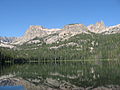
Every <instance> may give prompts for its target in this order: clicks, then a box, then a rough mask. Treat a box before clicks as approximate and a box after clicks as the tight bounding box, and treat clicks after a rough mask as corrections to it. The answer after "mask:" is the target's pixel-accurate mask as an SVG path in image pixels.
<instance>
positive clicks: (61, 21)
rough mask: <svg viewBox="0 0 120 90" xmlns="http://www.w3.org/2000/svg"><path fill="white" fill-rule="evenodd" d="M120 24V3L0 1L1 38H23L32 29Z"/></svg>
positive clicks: (118, 0)
mask: <svg viewBox="0 0 120 90" xmlns="http://www.w3.org/2000/svg"><path fill="white" fill-rule="evenodd" d="M98 21H104V22H105V24H106V25H107V26H111V25H116V24H120V0H0V36H8V37H13V36H14V37H20V36H22V35H23V34H24V33H25V31H26V30H27V29H28V28H29V26H30V25H42V26H44V27H46V28H63V27H64V26H65V25H67V24H72V23H80V24H84V25H86V26H87V25H90V24H95V23H96V22H98Z"/></svg>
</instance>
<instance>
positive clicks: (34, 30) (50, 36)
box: [0, 21, 120, 45]
mask: <svg viewBox="0 0 120 90" xmlns="http://www.w3.org/2000/svg"><path fill="white" fill-rule="evenodd" d="M83 33H84V34H91V33H96V34H115V33H120V24H119V25H115V26H109V27H107V26H105V24H104V22H103V21H101V22H97V23H96V24H92V25H89V26H85V25H83V24H68V25H65V26H64V27H63V28H62V29H48V28H44V27H43V26H39V25H32V26H30V27H29V28H28V30H27V31H26V32H25V34H24V35H23V36H21V37H18V38H9V39H8V38H5V37H4V38H3V37H0V39H1V41H2V42H5V41H7V42H8V41H9V42H10V43H12V44H18V45H22V44H24V43H26V42H29V41H31V40H33V39H34V38H42V39H43V41H44V42H45V43H46V44H51V43H54V42H57V41H60V40H61V41H64V40H66V39H69V38H70V37H72V36H74V35H77V34H83ZM31 42H35V41H31ZM37 42H41V41H37Z"/></svg>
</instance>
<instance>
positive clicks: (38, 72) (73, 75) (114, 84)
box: [0, 60, 120, 90]
mask: <svg viewBox="0 0 120 90" xmlns="http://www.w3.org/2000/svg"><path fill="white" fill-rule="evenodd" d="M16 85H22V86H24V87H25V88H26V90H101V89H102V90H111V89H113V90H120V60H93V61H89V60H86V61H77V60H76V61H59V62H45V63H24V64H12V63H6V64H1V65H0V86H16Z"/></svg>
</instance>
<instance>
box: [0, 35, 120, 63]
mask: <svg viewBox="0 0 120 90" xmlns="http://www.w3.org/2000/svg"><path fill="white" fill-rule="evenodd" d="M35 39H36V40H38V39H39V40H41V42H39V43H36V44H33V43H32V44H29V43H25V44H23V45H19V46H16V48H13V49H8V48H0V52H1V53H0V54H1V60H19V61H20V60H26V61H29V60H30V61H31V60H32V61H43V60H44V61H45V60H97V59H119V58H120V34H110V35H109V34H107V35H102V34H78V35H75V36H73V37H71V38H70V39H68V40H65V41H59V42H56V43H52V44H46V43H45V42H43V41H42V38H35Z"/></svg>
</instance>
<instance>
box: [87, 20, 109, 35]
mask: <svg viewBox="0 0 120 90" xmlns="http://www.w3.org/2000/svg"><path fill="white" fill-rule="evenodd" d="M106 28H107V27H106V26H105V24H104V22H103V21H101V22H97V23H96V24H91V25H89V26H88V29H89V30H90V31H91V32H94V33H102V32H104V31H105V30H106Z"/></svg>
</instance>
